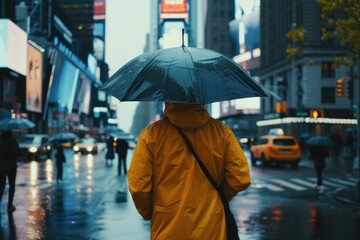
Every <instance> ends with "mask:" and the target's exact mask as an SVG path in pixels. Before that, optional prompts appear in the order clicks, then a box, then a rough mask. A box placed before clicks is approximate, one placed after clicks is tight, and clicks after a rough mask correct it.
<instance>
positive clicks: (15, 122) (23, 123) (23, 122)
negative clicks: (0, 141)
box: [0, 118, 35, 131]
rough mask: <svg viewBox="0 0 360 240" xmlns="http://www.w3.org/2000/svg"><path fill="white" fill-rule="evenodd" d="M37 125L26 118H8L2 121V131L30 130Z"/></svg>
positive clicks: (0, 129) (0, 128)
mask: <svg viewBox="0 0 360 240" xmlns="http://www.w3.org/2000/svg"><path fill="white" fill-rule="evenodd" d="M33 127H35V124H34V123H33V122H31V121H30V120H28V119H26V118H6V119H3V120H1V121H0V131H10V130H20V129H30V128H33Z"/></svg>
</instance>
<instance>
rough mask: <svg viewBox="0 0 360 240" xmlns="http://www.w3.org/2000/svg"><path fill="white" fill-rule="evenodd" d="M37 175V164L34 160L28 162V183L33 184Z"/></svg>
mask: <svg viewBox="0 0 360 240" xmlns="http://www.w3.org/2000/svg"><path fill="white" fill-rule="evenodd" d="M38 176H39V164H38V162H36V161H31V162H30V185H31V186H34V185H35V184H36V183H37V179H38Z"/></svg>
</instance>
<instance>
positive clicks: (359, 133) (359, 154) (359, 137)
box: [352, 58, 360, 201]
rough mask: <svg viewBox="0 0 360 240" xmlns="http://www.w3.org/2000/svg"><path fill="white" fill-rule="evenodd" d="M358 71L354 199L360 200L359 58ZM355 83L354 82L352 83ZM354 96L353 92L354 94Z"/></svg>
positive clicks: (354, 76) (355, 76) (356, 76)
mask: <svg viewBox="0 0 360 240" xmlns="http://www.w3.org/2000/svg"><path fill="white" fill-rule="evenodd" d="M357 60H358V72H357V75H355V74H353V79H352V80H353V81H355V80H357V84H358V91H357V98H358V101H357V116H356V118H357V125H356V141H355V143H356V145H355V148H356V158H357V161H358V164H359V179H358V182H357V192H356V199H357V200H358V201H360V124H359V118H360V59H359V58H358V59H357ZM354 85H355V84H354ZM354 97H355V94H354Z"/></svg>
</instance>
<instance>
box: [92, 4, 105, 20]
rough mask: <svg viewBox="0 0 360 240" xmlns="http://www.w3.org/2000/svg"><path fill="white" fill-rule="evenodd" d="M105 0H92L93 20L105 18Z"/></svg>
mask: <svg viewBox="0 0 360 240" xmlns="http://www.w3.org/2000/svg"><path fill="white" fill-rule="evenodd" d="M105 9H106V8H105V0H94V20H105Z"/></svg>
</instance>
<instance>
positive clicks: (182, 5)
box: [160, 0, 188, 20]
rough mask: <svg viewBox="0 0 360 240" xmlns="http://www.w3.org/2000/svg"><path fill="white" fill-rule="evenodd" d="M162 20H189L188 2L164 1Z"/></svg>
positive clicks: (162, 3) (178, 0)
mask: <svg viewBox="0 0 360 240" xmlns="http://www.w3.org/2000/svg"><path fill="white" fill-rule="evenodd" d="M160 19H161V20H164V19H188V12H187V5H186V0H162V1H161V13H160Z"/></svg>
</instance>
